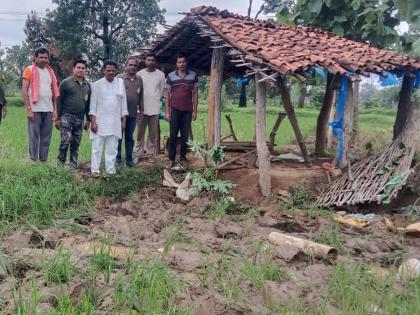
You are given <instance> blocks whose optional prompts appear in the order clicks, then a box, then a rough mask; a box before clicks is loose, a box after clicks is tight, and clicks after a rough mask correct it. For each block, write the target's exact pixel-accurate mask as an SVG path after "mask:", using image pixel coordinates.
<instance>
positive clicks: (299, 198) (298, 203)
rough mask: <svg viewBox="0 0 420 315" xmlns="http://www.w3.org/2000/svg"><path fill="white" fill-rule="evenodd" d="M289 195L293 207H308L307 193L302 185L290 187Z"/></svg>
mask: <svg viewBox="0 0 420 315" xmlns="http://www.w3.org/2000/svg"><path fill="white" fill-rule="evenodd" d="M289 193H290V195H291V197H292V205H293V206H294V207H298V208H299V207H300V208H305V207H306V206H307V205H308V199H309V198H308V191H307V190H306V188H305V187H304V186H302V185H294V186H290V188H289Z"/></svg>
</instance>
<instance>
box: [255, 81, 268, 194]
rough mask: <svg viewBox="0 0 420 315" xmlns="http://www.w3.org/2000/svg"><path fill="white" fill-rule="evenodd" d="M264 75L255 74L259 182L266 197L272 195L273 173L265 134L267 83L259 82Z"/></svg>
mask: <svg viewBox="0 0 420 315" xmlns="http://www.w3.org/2000/svg"><path fill="white" fill-rule="evenodd" d="M262 78H263V76H262V75H261V74H259V73H257V74H256V75H255V88H256V109H255V112H256V118H255V130H256V136H257V152H258V167H259V170H258V172H259V183H260V188H261V193H262V195H263V196H264V197H268V196H270V195H271V175H270V153H269V151H268V147H267V141H266V136H265V130H266V94H267V85H266V83H265V82H260V83H258V81H259V80H261V79H262Z"/></svg>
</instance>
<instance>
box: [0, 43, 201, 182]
mask: <svg viewBox="0 0 420 315" xmlns="http://www.w3.org/2000/svg"><path fill="white" fill-rule="evenodd" d="M48 59H49V52H48V50H47V49H46V48H43V47H41V48H38V49H36V50H35V56H34V63H33V64H32V65H31V66H29V67H27V68H26V69H25V70H24V72H23V75H22V78H23V82H22V95H23V101H24V104H25V109H26V115H27V118H28V137H29V157H30V159H31V160H32V161H37V160H39V161H43V162H45V161H47V159H48V151H49V147H50V143H51V135H52V130H53V125H54V124H55V127H56V128H57V129H59V130H60V135H61V141H60V145H59V152H58V156H57V159H58V163H59V165H64V164H65V162H66V159H67V155H68V151H69V148H70V156H69V165H70V168H72V169H76V168H77V160H78V151H79V146H80V143H81V139H82V135H83V129H85V130H90V140H91V142H92V155H91V173H92V175H93V176H95V177H96V176H99V175H100V164H101V159H102V151H103V147H104V146H105V172H106V173H107V174H115V172H116V167H117V166H118V165H120V164H122V154H121V152H122V147H123V142H124V148H125V164H126V165H127V166H128V167H131V166H133V165H134V163H135V162H134V159H133V153H134V152H133V151H134V147H135V141H134V131H135V129H136V127H137V146H136V152H135V155H136V158H137V160H141V159H144V158H152V157H154V156H156V154H158V132H159V114H160V108H161V102H162V96H163V93H164V92H165V91H166V93H165V119H166V120H168V121H169V122H170V137H169V147H168V155H169V158H168V161H167V163H166V164H167V167H173V166H175V157H176V149H177V142H178V133H179V132H180V134H181V152H180V162H181V164H183V163H185V162H186V153H187V141H188V134H189V130H190V128H191V120H192V119H195V118H196V117H197V105H198V79H197V75H196V74H195V72H193V71H190V70H188V68H187V59H186V57H185V56H178V57H177V64H176V67H177V70H176V71H173V72H171V73H169V75H168V77H167V78H165V74H164V73H163V72H162V71H160V70H159V69H157V67H156V57H155V56H154V55H153V54H148V55H146V58H145V65H146V68H144V69H142V70H140V71H138V62H137V59H136V58H129V59H128V60H127V62H126V64H125V69H124V72H123V73H121V74H119V75H117V73H118V65H117V64H116V63H115V62H114V61H112V60H107V61H105V62H104V65H103V74H104V76H103V78H101V79H99V80H98V81H96V82H94V83H92V84H90V83H89V82H88V81H87V80H86V71H87V63H86V61H84V60H76V61H75V62H74V64H73V74H72V75H71V76H69V77H68V78H66V79H64V80H63V81H62V82H61V83H60V84H59V85H58V80H57V78H56V75H55V74H54V71H53V70H52V68H51V67H50V66H49V65H48ZM0 92H1V91H0ZM1 97H2V95H1V93H0V105H3V106H1V108H0V110H2V111H3V112H4V113H5V110H4V108H5V106H4V104H5V100H4V101H2V99H1ZM3 98H4V97H3ZM0 116H1V115H0ZM146 129H147V130H148V137H147V139H146V138H145V133H146Z"/></svg>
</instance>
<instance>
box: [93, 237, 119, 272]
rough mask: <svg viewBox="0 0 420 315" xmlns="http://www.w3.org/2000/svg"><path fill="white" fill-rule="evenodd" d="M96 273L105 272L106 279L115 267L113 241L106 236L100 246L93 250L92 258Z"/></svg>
mask: <svg viewBox="0 0 420 315" xmlns="http://www.w3.org/2000/svg"><path fill="white" fill-rule="evenodd" d="M90 261H91V263H92V266H93V268H94V271H105V277H106V278H107V279H109V277H107V275H108V276H109V275H110V273H111V271H112V269H113V268H114V266H115V258H114V257H113V256H112V239H111V237H110V236H106V237H105V239H104V241H103V242H102V243H101V244H100V246H95V247H94V248H93V254H92V256H91V258H90Z"/></svg>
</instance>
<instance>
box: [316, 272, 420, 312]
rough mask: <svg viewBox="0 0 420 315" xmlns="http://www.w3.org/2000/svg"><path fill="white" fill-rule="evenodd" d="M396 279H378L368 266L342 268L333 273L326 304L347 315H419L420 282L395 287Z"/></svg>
mask: <svg viewBox="0 0 420 315" xmlns="http://www.w3.org/2000/svg"><path fill="white" fill-rule="evenodd" d="M394 283H395V275H392V274H391V275H389V276H388V277H386V278H385V279H383V278H382V277H378V276H375V273H373V272H372V271H371V270H370V269H369V268H368V266H366V265H364V264H355V265H353V266H345V265H342V264H341V265H338V266H336V267H335V269H334V270H333V273H332V277H331V280H330V282H329V286H328V292H327V296H326V297H325V302H324V303H330V304H332V305H334V306H335V307H337V308H338V309H339V310H340V311H341V313H343V314H418V310H419V309H420V278H417V279H414V280H411V281H408V282H406V283H404V284H403V286H402V288H401V289H398V286H397V287H394Z"/></svg>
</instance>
